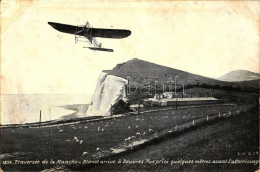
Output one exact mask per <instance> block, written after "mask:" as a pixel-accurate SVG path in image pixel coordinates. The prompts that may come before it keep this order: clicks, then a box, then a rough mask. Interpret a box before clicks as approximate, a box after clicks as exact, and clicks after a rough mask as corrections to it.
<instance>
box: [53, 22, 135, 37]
mask: <svg viewBox="0 0 260 172" xmlns="http://www.w3.org/2000/svg"><path fill="white" fill-rule="evenodd" d="M48 24H49V25H51V26H52V27H53V28H54V29H56V30H58V31H60V32H64V33H69V34H77V35H80V36H85V34H86V32H87V31H86V30H83V27H79V26H73V25H67V24H61V23H54V22H48ZM87 34H91V37H100V38H114V39H120V38H125V37H128V36H129V35H131V31H130V30H123V29H100V28H89V31H88V33H87Z"/></svg>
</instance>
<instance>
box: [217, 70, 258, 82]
mask: <svg viewBox="0 0 260 172" xmlns="http://www.w3.org/2000/svg"><path fill="white" fill-rule="evenodd" d="M259 78H260V74H259V73H254V72H250V71H247V70H234V71H231V72H229V73H227V74H225V75H224V76H222V77H220V78H218V79H219V80H222V81H232V82H236V81H249V80H257V79H259Z"/></svg>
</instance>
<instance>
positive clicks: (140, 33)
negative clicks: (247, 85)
mask: <svg viewBox="0 0 260 172" xmlns="http://www.w3.org/2000/svg"><path fill="white" fill-rule="evenodd" d="M259 11H260V10H259V1H233V2H230V1H149V2H148V1H126V2H120V1H113V2H110V1H79V0H78V1H71V0H68V1H63V0H59V1H57V0H56V1H46V0H38V1H29V0H27V1H25V0H24V1H23V0H22V1H19V0H3V1H2V2H1V94H45V93H47V94H49V93H51V94H93V93H94V90H95V87H96V83H97V79H98V77H99V75H100V74H101V71H102V70H109V69H112V68H113V67H115V66H116V64H118V63H123V62H126V61H128V60H131V59H133V58H138V59H141V60H146V61H149V62H153V63H157V64H160V65H165V66H168V67H172V68H176V69H180V70H183V71H188V72H190V73H194V74H199V75H202V76H207V77H212V78H216V77H220V76H222V75H224V74H226V73H228V72H230V71H232V70H238V69H244V70H250V71H253V72H259ZM87 21H88V22H89V23H90V25H91V26H93V27H97V28H114V29H128V30H131V31H132V34H131V35H130V36H129V37H127V38H124V39H118V40H116V39H104V38H103V39H102V38H97V40H98V41H99V42H102V46H103V47H104V48H112V49H114V52H113V53H111V52H98V51H91V50H89V49H86V48H83V47H84V46H88V43H77V44H75V42H74V35H70V34H65V33H61V32H58V31H57V30H55V29H53V28H52V27H51V26H49V25H48V24H47V22H58V23H64V24H71V25H83V24H85V23H86V22H87Z"/></svg>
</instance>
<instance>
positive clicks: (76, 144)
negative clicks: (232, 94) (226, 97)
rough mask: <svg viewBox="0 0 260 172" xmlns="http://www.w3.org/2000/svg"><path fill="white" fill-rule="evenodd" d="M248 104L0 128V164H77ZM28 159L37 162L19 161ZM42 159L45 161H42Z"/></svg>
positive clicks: (23, 166) (5, 167)
mask: <svg viewBox="0 0 260 172" xmlns="http://www.w3.org/2000/svg"><path fill="white" fill-rule="evenodd" d="M248 108H249V107H248V105H241V106H212V107H198V108H191V109H179V110H169V111H161V112H150V113H146V114H136V115H127V116H123V117H120V118H114V119H113V118H112V119H108V120H100V121H95V122H87V123H80V124H75V125H72V124H71V125H64V126H52V127H49V128H15V129H1V130H0V131H1V145H0V146H1V168H2V169H3V170H19V171H20V170H34V171H35V170H42V169H46V168H47V169H48V168H52V167H57V166H67V165H68V164H67V163H68V162H66V161H72V160H73V163H76V164H77V162H79V163H80V162H82V161H83V160H96V159H97V157H96V156H97V155H99V156H102V151H104V150H106V151H111V152H113V149H115V148H116V147H118V145H124V144H129V143H131V142H134V141H138V140H143V139H147V138H149V137H151V136H153V135H155V134H156V133H157V132H159V131H162V130H166V129H168V128H172V127H174V126H176V125H180V124H182V123H186V122H190V121H192V120H193V119H198V118H206V116H209V117H210V116H211V115H215V114H218V113H219V112H220V113H221V114H223V113H226V112H227V111H232V112H237V110H242V109H248ZM159 150H160V149H159ZM16 160H18V162H17V161H16ZM28 160H31V161H35V160H39V161H40V162H39V163H37V164H32V163H31V164H29V165H28V164H21V163H23V162H25V161H28ZM44 160H46V161H48V163H46V164H44V163H43V161H44ZM20 161H21V162H20ZM46 161H45V162H46ZM50 162H53V163H50Z"/></svg>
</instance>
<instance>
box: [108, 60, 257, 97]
mask: <svg viewBox="0 0 260 172" xmlns="http://www.w3.org/2000/svg"><path fill="white" fill-rule="evenodd" d="M104 72H106V73H108V74H110V75H115V76H118V77H122V78H125V79H127V78H128V79H129V81H130V83H134V85H129V86H130V87H131V89H132V90H135V88H133V87H136V86H137V87H138V89H141V88H142V87H144V86H145V87H146V88H147V86H150V90H151V91H150V92H151V93H155V91H154V90H156V92H157V93H158V92H162V91H163V90H164V91H169V89H170V88H171V90H173V89H174V86H175V83H174V81H175V78H176V87H177V91H179V92H181V91H182V89H183V84H184V85H185V89H186V90H187V92H188V90H189V89H194V88H204V89H203V92H202V94H206V93H209V92H210V91H212V90H225V91H236V92H246V93H251V92H253V93H258V87H259V85H258V84H259V79H258V80H250V81H241V82H227V81H220V80H217V79H213V78H208V77H204V76H200V75H196V74H192V73H189V72H185V71H182V70H178V69H173V68H170V67H166V66H162V65H158V64H154V63H151V62H147V61H144V60H139V59H137V58H134V59H132V60H129V61H127V62H125V63H122V64H118V65H116V67H114V68H113V69H112V70H104ZM170 78H171V82H172V84H171V85H170V84H169V81H170ZM156 82H157V84H156ZM148 83H149V84H148ZM162 83H163V84H162ZM142 84H143V85H142ZM145 84H146V85H145ZM135 85H136V86H135ZM131 89H130V90H131ZM143 90H144V89H143ZM147 96H152V95H144V94H142V95H140V94H139V95H133V96H131V95H130V96H128V97H129V98H130V99H139V98H141V97H147Z"/></svg>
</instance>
